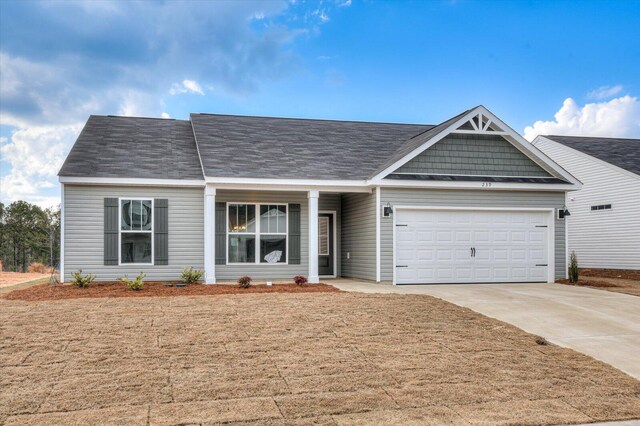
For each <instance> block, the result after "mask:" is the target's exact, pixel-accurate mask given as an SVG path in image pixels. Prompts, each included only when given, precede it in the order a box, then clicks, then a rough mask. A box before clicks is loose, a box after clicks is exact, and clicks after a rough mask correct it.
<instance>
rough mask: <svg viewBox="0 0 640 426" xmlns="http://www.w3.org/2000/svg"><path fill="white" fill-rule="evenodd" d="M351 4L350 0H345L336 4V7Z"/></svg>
mask: <svg viewBox="0 0 640 426" xmlns="http://www.w3.org/2000/svg"><path fill="white" fill-rule="evenodd" d="M349 6H351V0H345V1H343V2H342V3H339V4H338V7H349Z"/></svg>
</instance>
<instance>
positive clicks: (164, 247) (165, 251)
mask: <svg viewBox="0 0 640 426" xmlns="http://www.w3.org/2000/svg"><path fill="white" fill-rule="evenodd" d="M153 239H154V240H153V251H154V253H153V259H154V264H155V265H168V264H169V200H167V199H166V198H156V199H154V200H153Z"/></svg>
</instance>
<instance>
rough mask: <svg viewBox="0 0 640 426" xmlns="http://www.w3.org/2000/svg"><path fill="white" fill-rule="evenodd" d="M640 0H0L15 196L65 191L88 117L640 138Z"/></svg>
mask: <svg viewBox="0 0 640 426" xmlns="http://www.w3.org/2000/svg"><path fill="white" fill-rule="evenodd" d="M638 16H640V2H637V1H620V2H616V1H609V2H590V1H575V2H574V1H555V2H551V1H540V2H525V1H518V2H508V1H499V2H489V1H483V2H480V1H465V0H458V1H421V2H401V1H393V2H378V1H359V0H353V1H348V0H336V1H322V2H304V1H301V0H298V1H271V2H252V1H239V2H221V1H217V2H197V1H190V2H126V3H124V2H111V1H84V2H81V1H77V2H65V1H46V2H28V1H13V0H5V1H2V2H0V137H2V139H1V142H0V153H1V155H2V161H0V166H1V170H0V179H1V182H0V183H1V187H0V191H1V196H2V201H3V202H11V201H14V200H17V199H25V200H28V201H31V202H36V203H39V204H41V205H43V206H48V205H53V204H56V203H57V202H59V186H58V184H57V177H56V173H57V171H58V169H59V167H60V165H61V164H62V161H63V160H64V156H65V155H66V153H67V152H68V150H69V149H70V147H71V145H72V144H73V142H74V140H75V138H76V137H77V134H78V132H79V131H80V130H81V128H82V125H83V124H84V122H85V121H86V119H87V117H88V116H89V115H90V114H119V115H142V116H153V117H160V116H162V115H164V116H167V115H168V116H170V117H172V118H182V119H184V118H187V117H188V114H189V112H211V113H223V114H250V115H271V116H288V117H314V118H332V119H348V120H371V121H390V122H416V123H428V124H436V123H439V122H441V121H443V120H445V119H447V118H449V117H451V116H453V115H455V114H457V113H459V112H461V111H463V110H465V109H467V108H469V107H471V106H475V105H477V104H483V105H485V106H487V107H488V108H489V109H491V110H492V111H493V112H494V113H496V114H497V115H498V116H500V117H501V118H502V119H503V120H505V121H506V122H507V123H509V124H510V125H511V126H512V127H513V128H514V129H516V130H517V131H519V132H521V133H523V134H524V135H525V136H526V137H528V138H531V137H533V136H534V135H535V134H537V133H561V134H589V135H602V136H626V137H640V103H639V101H638V99H637V96H638V94H639V93H640V41H639V40H640V29H639V27H638V19H637V17H638Z"/></svg>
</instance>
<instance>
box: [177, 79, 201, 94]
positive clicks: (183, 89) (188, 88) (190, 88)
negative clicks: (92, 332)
mask: <svg viewBox="0 0 640 426" xmlns="http://www.w3.org/2000/svg"><path fill="white" fill-rule="evenodd" d="M183 93H197V94H199V95H203V96H204V91H203V90H202V87H200V85H199V84H198V82H197V81H194V80H182V83H173V84H172V85H171V88H170V89H169V94H170V95H181V94H183Z"/></svg>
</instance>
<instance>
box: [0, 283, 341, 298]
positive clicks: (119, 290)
mask: <svg viewBox="0 0 640 426" xmlns="http://www.w3.org/2000/svg"><path fill="white" fill-rule="evenodd" d="M166 284H169V283H167V282H152V281H150V282H145V283H144V287H143V288H142V290H138V291H134V290H129V288H127V286H126V285H125V284H123V283H120V282H100V283H91V284H89V287H87V288H78V287H75V286H73V285H71V284H64V285H59V286H51V285H49V284H43V285H37V286H33V287H29V288H24V289H18V290H15V291H12V292H10V293H7V294H5V295H4V296H3V298H4V299H8V300H26V301H40V300H62V299H83V298H92V297H171V296H208V295H215V294H247V293H334V292H340V290H338V289H337V288H336V287H333V286H331V285H327V284H303V285H297V284H273V285H272V286H267V285H264V284H261V285H252V286H251V287H249V288H240V287H239V286H237V285H230V284H219V285H205V284H188V285H187V286H185V287H176V286H175V284H177V283H176V282H172V283H170V284H173V286H171V287H169V286H167V285H166Z"/></svg>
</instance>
